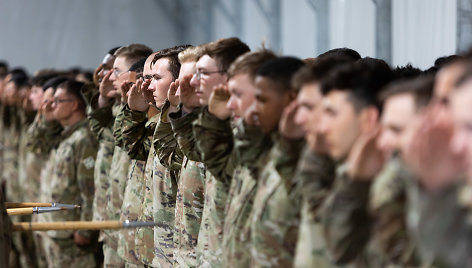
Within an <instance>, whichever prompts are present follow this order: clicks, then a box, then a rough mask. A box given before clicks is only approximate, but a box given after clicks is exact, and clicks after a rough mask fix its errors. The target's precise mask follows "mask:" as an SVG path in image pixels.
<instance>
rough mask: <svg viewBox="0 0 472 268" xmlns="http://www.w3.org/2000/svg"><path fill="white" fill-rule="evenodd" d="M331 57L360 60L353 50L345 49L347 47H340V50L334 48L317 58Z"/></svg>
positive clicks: (357, 53) (359, 56)
mask: <svg viewBox="0 0 472 268" xmlns="http://www.w3.org/2000/svg"><path fill="white" fill-rule="evenodd" d="M327 56H329V57H332V56H341V57H343V56H344V57H349V58H351V59H353V60H360V59H361V55H360V54H359V52H357V51H355V50H354V49H352V48H347V47H342V48H334V49H331V50H328V51H326V52H324V53H322V54H320V55H318V58H322V57H327Z"/></svg>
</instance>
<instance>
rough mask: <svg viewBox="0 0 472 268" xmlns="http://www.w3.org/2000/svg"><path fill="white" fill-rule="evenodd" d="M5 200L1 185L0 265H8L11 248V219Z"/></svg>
mask: <svg viewBox="0 0 472 268" xmlns="http://www.w3.org/2000/svg"><path fill="white" fill-rule="evenodd" d="M4 202H5V197H4V196H3V191H2V189H1V187H0V266H1V267H8V265H9V263H8V260H9V258H10V248H11V230H10V229H11V227H10V226H11V221H10V218H9V217H8V214H7V210H6V207H5V203H4Z"/></svg>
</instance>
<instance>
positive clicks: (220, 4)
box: [214, 0, 243, 36]
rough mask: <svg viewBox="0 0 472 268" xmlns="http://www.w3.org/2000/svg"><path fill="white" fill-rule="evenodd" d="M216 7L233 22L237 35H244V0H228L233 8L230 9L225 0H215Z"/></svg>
mask: <svg viewBox="0 0 472 268" xmlns="http://www.w3.org/2000/svg"><path fill="white" fill-rule="evenodd" d="M214 1H215V4H216V5H215V8H217V9H218V10H219V11H221V13H223V15H224V17H225V18H226V19H227V20H228V21H229V22H230V23H231V25H232V26H233V29H234V33H235V35H236V36H241V35H242V21H243V20H242V5H243V4H242V2H243V1H226V2H229V3H231V10H230V9H228V7H227V5H225V3H224V1H223V0H214Z"/></svg>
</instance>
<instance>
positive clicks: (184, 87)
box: [179, 74, 200, 112]
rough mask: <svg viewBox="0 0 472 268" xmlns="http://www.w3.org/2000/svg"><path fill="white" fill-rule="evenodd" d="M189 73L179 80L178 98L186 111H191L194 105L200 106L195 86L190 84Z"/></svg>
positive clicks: (190, 77)
mask: <svg viewBox="0 0 472 268" xmlns="http://www.w3.org/2000/svg"><path fill="white" fill-rule="evenodd" d="M192 76H193V75H191V74H189V75H186V76H184V77H183V78H182V79H181V80H179V89H180V100H181V101H182V105H183V109H184V110H186V111H187V112H189V111H192V110H193V109H194V108H196V107H200V101H199V99H198V96H197V95H196V94H195V88H194V87H192V86H191V85H190V79H192Z"/></svg>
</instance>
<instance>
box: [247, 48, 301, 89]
mask: <svg viewBox="0 0 472 268" xmlns="http://www.w3.org/2000/svg"><path fill="white" fill-rule="evenodd" d="M303 65H304V63H303V61H302V60H300V59H298V58H295V57H276V58H273V59H271V60H268V61H266V62H264V63H263V64H262V65H261V67H259V69H258V70H257V73H256V75H257V76H261V77H266V78H269V79H270V80H272V81H274V82H275V83H276V84H278V87H277V88H278V89H279V90H280V91H282V92H286V91H290V90H292V89H293V88H292V86H291V84H290V82H291V79H292V76H293V74H295V73H296V72H297V71H298V70H299V69H300V68H301V67H303Z"/></svg>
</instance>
